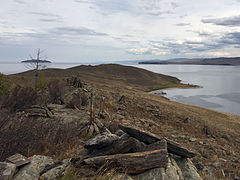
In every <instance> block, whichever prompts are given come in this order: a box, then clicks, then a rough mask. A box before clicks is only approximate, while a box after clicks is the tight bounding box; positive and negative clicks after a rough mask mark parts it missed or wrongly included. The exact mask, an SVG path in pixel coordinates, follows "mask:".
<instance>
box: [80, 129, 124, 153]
mask: <svg viewBox="0 0 240 180" xmlns="http://www.w3.org/2000/svg"><path fill="white" fill-rule="evenodd" d="M118 139H119V137H118V136H117V135H115V134H107V133H103V134H99V135H97V136H95V137H93V138H91V139H89V140H88V141H87V142H86V143H85V144H84V147H85V148H86V149H90V150H91V149H98V148H103V147H106V146H109V145H111V144H112V143H113V142H114V141H116V140H118Z"/></svg>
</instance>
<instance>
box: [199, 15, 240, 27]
mask: <svg viewBox="0 0 240 180" xmlns="http://www.w3.org/2000/svg"><path fill="white" fill-rule="evenodd" d="M202 22H203V23H209V24H214V25H218V26H228V27H237V26H240V15H238V16H231V17H224V18H210V19H202Z"/></svg>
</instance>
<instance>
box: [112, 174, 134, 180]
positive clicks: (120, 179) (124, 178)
mask: <svg viewBox="0 0 240 180" xmlns="http://www.w3.org/2000/svg"><path fill="white" fill-rule="evenodd" d="M111 180H133V179H132V178H131V177H130V176H129V175H127V174H121V173H117V174H116V175H114V176H113V177H111Z"/></svg>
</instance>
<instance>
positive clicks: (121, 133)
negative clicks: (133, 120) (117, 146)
mask: <svg viewBox="0 0 240 180" xmlns="http://www.w3.org/2000/svg"><path fill="white" fill-rule="evenodd" d="M115 134H116V135H117V136H119V137H120V136H122V135H123V134H124V132H123V131H122V130H120V129H119V130H117V131H116V132H115Z"/></svg>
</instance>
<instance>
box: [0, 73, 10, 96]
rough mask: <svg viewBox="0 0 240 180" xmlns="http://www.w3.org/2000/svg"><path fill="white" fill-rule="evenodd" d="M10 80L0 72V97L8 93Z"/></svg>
mask: <svg viewBox="0 0 240 180" xmlns="http://www.w3.org/2000/svg"><path fill="white" fill-rule="evenodd" d="M9 90H10V82H9V80H8V79H7V78H6V77H5V75H3V74H1V73H0V98H1V97H2V96H6V95H8V94H9Z"/></svg>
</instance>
